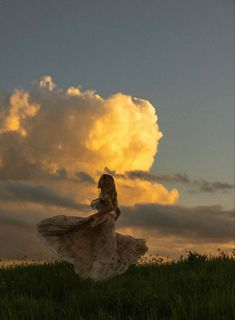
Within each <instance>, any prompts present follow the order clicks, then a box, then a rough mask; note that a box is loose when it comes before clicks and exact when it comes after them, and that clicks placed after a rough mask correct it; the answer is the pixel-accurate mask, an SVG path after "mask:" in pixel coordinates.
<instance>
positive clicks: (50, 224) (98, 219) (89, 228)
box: [37, 199, 148, 280]
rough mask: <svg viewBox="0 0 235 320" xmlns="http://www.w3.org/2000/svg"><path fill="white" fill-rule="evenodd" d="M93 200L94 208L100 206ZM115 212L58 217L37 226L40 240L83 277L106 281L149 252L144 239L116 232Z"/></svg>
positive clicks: (41, 222)
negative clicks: (87, 215)
mask: <svg viewBox="0 0 235 320" xmlns="http://www.w3.org/2000/svg"><path fill="white" fill-rule="evenodd" d="M95 201H98V202H99V199H96V200H93V202H92V204H93V207H94V206H95V207H96V208H97V207H98V206H97V205H96V204H95V205H94V202H95ZM115 218H116V212H115V210H112V209H110V210H109V211H108V212H107V210H106V213H103V214H100V213H96V214H92V215H90V216H89V217H85V218H84V217H76V216H64V215H59V216H54V217H52V218H48V219H44V220H41V221H40V222H39V223H38V224H37V230H38V235H39V237H40V238H41V239H42V240H44V241H45V242H46V244H48V245H49V246H50V247H51V248H53V249H54V251H55V252H56V253H57V254H58V255H59V256H60V257H61V258H63V259H64V260H66V261H68V262H70V263H72V264H73V265H74V270H75V272H76V273H78V274H79V276H80V277H81V278H92V279H94V280H102V279H106V278H110V277H112V276H114V275H116V274H121V273H123V272H125V271H126V270H127V268H128V267H129V265H130V264H136V263H137V262H138V260H139V259H140V257H141V256H142V255H144V254H145V253H146V252H147V251H148V247H147V246H146V241H145V240H144V239H136V238H134V237H132V236H126V235H122V234H120V233H117V232H115V222H116V221H115Z"/></svg>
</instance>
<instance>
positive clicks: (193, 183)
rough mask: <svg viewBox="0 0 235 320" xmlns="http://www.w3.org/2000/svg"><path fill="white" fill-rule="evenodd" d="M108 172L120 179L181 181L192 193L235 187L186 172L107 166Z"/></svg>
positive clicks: (211, 191) (227, 189) (157, 181)
mask: <svg viewBox="0 0 235 320" xmlns="http://www.w3.org/2000/svg"><path fill="white" fill-rule="evenodd" d="M105 171H106V172H107V173H110V174H112V175H113V176H114V177H116V178H120V179H132V180H143V181H149V182H153V183H160V182H168V183H180V184H183V185H186V186H188V187H190V190H189V191H190V192H191V193H199V192H208V193H213V192H216V191H224V192H225V191H230V190H233V189H234V184H231V183H227V182H220V181H215V182H209V181H207V180H205V179H193V178H191V177H189V176H188V175H187V174H186V173H183V174H182V173H176V174H172V175H166V174H164V175H156V174H153V173H150V172H148V171H142V170H132V171H126V172H125V173H123V174H119V173H117V172H116V171H114V170H110V169H109V168H107V167H106V168H105Z"/></svg>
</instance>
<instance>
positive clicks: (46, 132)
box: [0, 0, 234, 258]
mask: <svg viewBox="0 0 235 320" xmlns="http://www.w3.org/2000/svg"><path fill="white" fill-rule="evenodd" d="M103 172H106V173H111V174H112V175H113V176H114V177H115V181H116V184H117V189H118V194H119V203H120V206H121V208H122V215H121V216H120V219H119V221H118V224H117V227H118V231H119V232H121V233H125V234H130V235H133V236H135V237H141V238H142V237H143V238H146V239H147V243H148V244H149V247H150V249H151V250H152V251H154V252H158V253H160V254H162V255H163V256H166V255H167V256H171V257H175V256H177V255H178V256H179V255H180V254H181V253H182V252H184V251H185V250H189V249H190V250H192V249H197V250H201V251H211V252H214V251H215V250H216V249H217V248H219V247H221V248H224V249H225V250H231V248H232V247H233V244H234V3H233V1H232V0H225V1H219V0H213V1H212V0H198V1H193V0H187V1H186V0H178V1H173V0H167V1H158V0H154V1H151V0H147V1H138V0H135V1H134V0H125V1H122V0H120V1H113V0H111V1H110V0H109V1H103V0H101V1H90V0H86V1H80V0H76V1H75V0H69V1H63V0H57V1H56V0H49V1H35V0H30V1H29V0H27V1H25V0H21V1H11V0H0V243H1V244H0V258H1V257H2V258H8V257H10V258H13V257H15V256H19V257H20V256H23V255H25V254H26V255H27V256H29V257H31V256H34V255H35V254H36V255H37V254H39V253H40V254H41V255H42V256H45V255H47V254H48V252H47V251H46V248H45V247H44V246H43V244H42V243H41V242H40V241H39V240H38V239H37V237H36V234H35V224H36V223H37V222H38V221H39V220H40V219H41V218H44V217H48V216H53V215H57V214H66V215H82V216H87V215H88V214H89V210H88V209H87V205H88V204H89V201H91V200H92V199H93V198H94V197H96V195H97V189H96V183H97V179H98V178H99V175H100V174H101V173H103ZM3 243H7V245H4V246H3V245H2V244H3ZM16 244H17V245H16Z"/></svg>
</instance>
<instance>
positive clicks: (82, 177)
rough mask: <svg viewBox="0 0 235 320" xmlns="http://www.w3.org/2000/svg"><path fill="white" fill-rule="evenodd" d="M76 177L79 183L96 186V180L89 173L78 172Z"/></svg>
mask: <svg viewBox="0 0 235 320" xmlns="http://www.w3.org/2000/svg"><path fill="white" fill-rule="evenodd" d="M76 176H77V178H78V181H79V182H82V183H90V184H96V182H95V180H94V179H93V178H92V177H91V176H90V175H89V174H88V173H86V172H84V171H80V172H76Z"/></svg>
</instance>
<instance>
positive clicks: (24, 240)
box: [0, 202, 234, 258]
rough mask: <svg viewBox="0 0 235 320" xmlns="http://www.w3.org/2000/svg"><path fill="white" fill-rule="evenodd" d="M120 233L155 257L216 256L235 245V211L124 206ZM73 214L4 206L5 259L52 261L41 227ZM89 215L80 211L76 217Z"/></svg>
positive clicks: (0, 227) (0, 214)
mask: <svg viewBox="0 0 235 320" xmlns="http://www.w3.org/2000/svg"><path fill="white" fill-rule="evenodd" d="M121 210H122V213H121V215H120V217H119V219H118V221H117V225H116V231H117V232H120V233H122V234H127V235H132V236H134V237H136V238H144V239H146V241H147V245H148V247H149V248H150V253H156V252H157V253H159V254H160V255H163V256H169V257H179V256H180V255H181V254H184V252H185V250H197V251H199V252H208V253H216V250H217V249H218V248H221V249H223V250H230V249H232V247H233V243H234V232H233V231H234V230H233V226H234V224H233V222H234V212H233V211H232V210H224V209H223V208H221V207H220V206H203V207H184V206H175V205H171V206H169V205H153V204H146V205H135V206H134V207H130V206H128V207H125V206H122V207H121ZM58 214H65V215H70V216H71V212H70V210H69V209H67V208H62V207H59V208H55V207H53V206H52V207H51V206H50V207H47V208H46V207H42V206H38V205H36V204H34V203H30V204H27V205H26V206H25V205H23V206H21V205H20V204H19V203H15V202H12V203H11V205H10V206H9V205H8V206H7V205H5V207H4V206H3V203H2V202H1V203H0V244H1V245H0V257H1V258H14V257H16V255H18V256H23V255H25V254H26V255H27V257H28V258H34V257H35V256H36V255H39V254H40V255H41V257H42V258H48V257H51V253H50V250H49V249H48V248H47V247H46V246H45V245H44V244H43V243H42V242H41V241H40V240H39V239H38V237H37V235H36V227H35V226H36V223H37V222H39V221H40V220H41V219H42V218H46V217H50V216H54V215H58ZM89 214H90V213H88V212H87V213H84V212H83V213H82V212H79V214H77V216H83V217H84V216H88V215H89Z"/></svg>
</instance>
